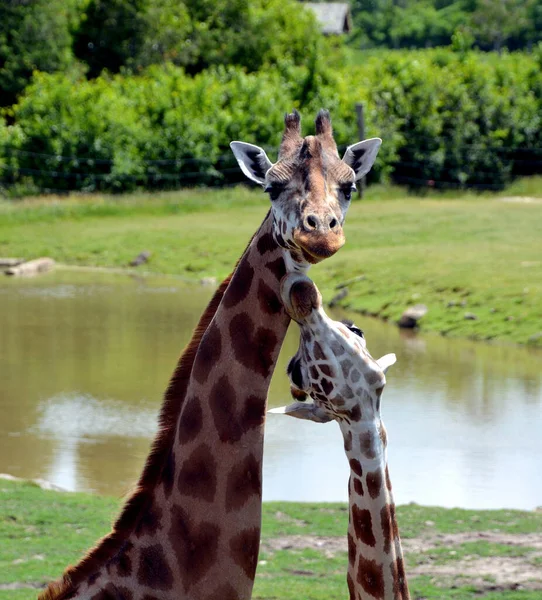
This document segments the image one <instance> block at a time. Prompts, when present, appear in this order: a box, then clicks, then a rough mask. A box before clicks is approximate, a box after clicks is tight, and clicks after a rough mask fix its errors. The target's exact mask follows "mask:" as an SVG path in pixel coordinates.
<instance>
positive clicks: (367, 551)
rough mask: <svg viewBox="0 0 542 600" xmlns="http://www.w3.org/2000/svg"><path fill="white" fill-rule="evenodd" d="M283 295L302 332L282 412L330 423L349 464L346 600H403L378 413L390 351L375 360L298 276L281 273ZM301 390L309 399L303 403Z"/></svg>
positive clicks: (357, 333) (384, 443) (358, 337)
mask: <svg viewBox="0 0 542 600" xmlns="http://www.w3.org/2000/svg"><path fill="white" fill-rule="evenodd" d="M281 297H282V301H283V304H284V307H285V309H286V311H287V312H288V314H289V315H290V317H291V318H292V319H294V320H295V321H297V323H298V324H299V327H300V330H301V337H300V345H299V349H298V351H297V353H296V354H295V356H294V357H293V358H292V360H291V361H290V363H289V365H288V374H289V377H290V382H291V386H292V388H291V389H292V395H293V397H294V398H296V399H297V401H296V402H294V403H293V404H291V405H289V406H286V407H282V408H279V409H272V410H271V411H270V412H281V413H285V414H287V415H290V416H293V417H297V418H300V419H308V420H312V421H316V422H319V423H325V422H328V421H331V420H336V421H337V422H338V424H339V427H340V429H341V432H342V434H343V438H344V450H345V453H346V456H347V458H348V462H349V464H350V479H349V483H348V492H349V493H348V497H349V524H348V573H347V583H348V589H349V593H350V600H375V599H377V600H407V599H408V598H410V595H409V591H408V585H407V581H406V576H405V569H404V563H403V553H402V549H401V540H400V537H399V530H398V527H397V520H396V517H395V504H394V502H393V495H392V488H391V481H390V477H389V472H388V465H387V458H386V446H387V435H386V429H385V427H384V424H383V423H382V419H381V417H380V399H381V396H382V391H383V389H384V385H385V383H386V378H385V375H384V373H385V372H386V370H387V369H388V367H389V366H391V365H392V364H394V363H395V355H394V354H387V355H386V356H383V357H382V358H380V359H379V360H374V359H373V358H372V357H371V355H370V354H369V351H368V350H367V346H366V343H365V338H364V336H363V333H362V332H361V330H359V329H358V328H357V327H355V326H351V327H350V328H348V327H346V326H345V325H344V324H343V323H339V322H337V321H333V320H331V319H330V318H329V317H328V316H327V315H326V313H325V312H324V310H323V308H322V297H321V295H320V292H319V291H318V289H317V288H316V286H315V285H314V283H313V282H312V281H311V280H310V279H309V278H308V277H307V276H306V275H304V274H301V273H291V274H288V275H286V276H285V277H284V279H283V281H282V285H281ZM307 395H310V396H311V398H312V399H313V401H314V402H313V403H308V402H306V401H305V400H306V397H307Z"/></svg>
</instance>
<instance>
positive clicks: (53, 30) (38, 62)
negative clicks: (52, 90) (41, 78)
mask: <svg viewBox="0 0 542 600" xmlns="http://www.w3.org/2000/svg"><path fill="white" fill-rule="evenodd" d="M76 14H77V3H76V1H74V0H68V1H65V0H2V2H1V3H0V105H2V106H8V105H10V104H13V102H15V99H16V97H17V95H18V94H19V93H20V92H21V91H22V90H23V89H24V88H25V87H26V85H27V84H28V81H29V80H30V78H31V76H32V73H33V71H36V70H38V71H45V72H53V71H57V70H60V69H66V68H67V67H69V66H70V65H71V64H72V63H73V54H72V50H71V45H72V33H71V30H72V28H73V27H74V25H75V22H76Z"/></svg>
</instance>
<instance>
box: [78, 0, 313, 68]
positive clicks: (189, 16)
mask: <svg viewBox="0 0 542 600" xmlns="http://www.w3.org/2000/svg"><path fill="white" fill-rule="evenodd" d="M320 35H321V34H320V31H319V27H318V25H317V24H316V20H315V18H314V16H313V14H312V13H311V12H310V11H308V10H303V8H302V7H301V6H300V4H299V3H298V2H297V1H295V0H212V1H209V0H184V1H180V0H135V1H134V0H89V1H88V6H87V8H86V10H85V12H84V16H83V18H82V21H81V24H80V26H79V28H78V30H77V32H76V34H75V44H74V48H75V54H76V56H77V57H78V58H79V59H80V60H82V61H83V62H84V63H86V64H87V65H88V67H89V72H88V73H89V75H90V77H97V76H98V75H99V74H100V73H101V72H102V71H103V70H104V69H105V70H107V71H109V72H111V73H118V72H120V71H121V69H122V68H127V69H130V70H132V71H133V72H137V71H139V70H140V69H141V68H144V67H147V66H149V65H151V64H162V63H164V62H171V63H172V64H175V65H177V66H183V67H185V69H186V71H187V72H189V73H191V74H194V73H198V72H200V71H202V70H204V69H207V68H209V67H211V66H217V65H241V66H243V67H245V68H246V69H247V70H249V71H256V70H258V69H260V68H262V66H263V65H266V64H276V63H277V62H279V61H282V60H284V59H288V60H292V61H293V62H294V63H296V64H301V63H302V62H304V61H305V60H307V58H308V56H310V54H311V52H313V51H314V50H313V48H314V43H315V41H316V40H317V39H318V38H319V37H320Z"/></svg>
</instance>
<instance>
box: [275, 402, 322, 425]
mask: <svg viewBox="0 0 542 600" xmlns="http://www.w3.org/2000/svg"><path fill="white" fill-rule="evenodd" d="M267 412H270V413H275V414H280V415H288V416H290V417H295V418H296V419H304V420H305V421H314V422H315V423H328V422H329V421H333V417H332V416H331V415H329V414H328V413H327V412H326V411H325V410H322V409H321V408H319V407H318V406H316V405H315V404H312V403H311V402H293V403H292V404H289V405H288V406H281V407H279V408H272V409H271V410H268V411H267Z"/></svg>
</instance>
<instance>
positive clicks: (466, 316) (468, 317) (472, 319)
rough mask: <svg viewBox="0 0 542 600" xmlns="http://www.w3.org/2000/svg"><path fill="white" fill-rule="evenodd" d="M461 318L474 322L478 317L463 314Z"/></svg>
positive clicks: (472, 314)
mask: <svg viewBox="0 0 542 600" xmlns="http://www.w3.org/2000/svg"><path fill="white" fill-rule="evenodd" d="M463 318H464V319H465V320H466V321H476V320H477V319H478V317H477V316H476V315H475V314H474V313H471V312H468V313H465V314H464V316H463Z"/></svg>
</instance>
